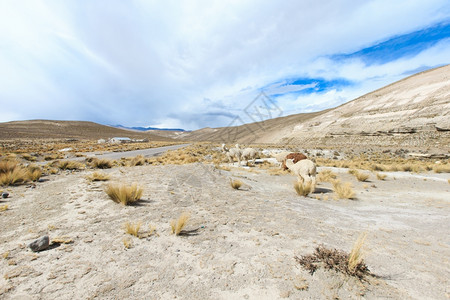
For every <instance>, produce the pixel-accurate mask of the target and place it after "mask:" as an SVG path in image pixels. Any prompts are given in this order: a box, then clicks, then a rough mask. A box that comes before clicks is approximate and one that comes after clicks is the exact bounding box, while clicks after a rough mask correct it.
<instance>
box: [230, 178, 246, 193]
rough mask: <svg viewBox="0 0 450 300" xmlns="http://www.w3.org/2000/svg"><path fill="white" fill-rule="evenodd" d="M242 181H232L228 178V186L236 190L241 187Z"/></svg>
mask: <svg viewBox="0 0 450 300" xmlns="http://www.w3.org/2000/svg"><path fill="white" fill-rule="evenodd" d="M242 184H243V183H242V181H240V180H239V179H236V180H233V179H231V178H230V185H231V187H232V188H233V189H235V190H238V189H239V188H240V187H241V186H242Z"/></svg>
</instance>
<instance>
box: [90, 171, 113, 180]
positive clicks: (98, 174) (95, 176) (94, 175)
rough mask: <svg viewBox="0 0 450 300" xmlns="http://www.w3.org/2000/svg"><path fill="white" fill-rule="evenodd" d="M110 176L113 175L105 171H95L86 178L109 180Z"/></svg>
mask: <svg viewBox="0 0 450 300" xmlns="http://www.w3.org/2000/svg"><path fill="white" fill-rule="evenodd" d="M110 178H111V176H109V175H108V174H106V173H103V172H94V173H92V174H90V175H88V176H86V179H87V180H89V181H108V180H109V179H110Z"/></svg>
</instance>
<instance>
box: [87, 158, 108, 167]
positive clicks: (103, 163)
mask: <svg viewBox="0 0 450 300" xmlns="http://www.w3.org/2000/svg"><path fill="white" fill-rule="evenodd" d="M113 164H114V162H113V161H112V160H110V159H100V158H94V159H93V160H92V161H91V162H90V166H91V167H92V168H96V169H110V168H112V166H113Z"/></svg>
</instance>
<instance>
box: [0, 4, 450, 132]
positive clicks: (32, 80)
mask: <svg viewBox="0 0 450 300" xmlns="http://www.w3.org/2000/svg"><path fill="white" fill-rule="evenodd" d="M449 63H450V2H449V1H448V0H397V1H392V0H373V1H370V0H366V1H356V0H316V1H306V0H286V1H275V0H271V1H268V0H245V1H242V0H237V1H234V0H233V1H231V0H230V1H227V0H204V1H190V0H186V1H181V0H180V1H170V0H168V1H153V0H145V1H144V0H130V1H122V0H89V1H88V0H62V1H61V0H45V1H40V0H30V1H27V0H0V108H1V109H0V122H7V121H14V120H30V119H51V120H83V121H93V122H97V123H100V124H105V125H116V124H121V125H124V126H152V127H160V128H183V129H186V130H195V129H199V128H203V127H221V126H229V125H241V124H243V123H247V122H252V121H261V120H263V119H267V118H272V117H278V116H285V115H290V114H294V113H304V112H313V111H319V110H323V109H326V108H330V107H335V106H337V105H340V104H342V103H345V102H347V101H350V100H353V99H355V98H357V97H359V96H362V95H363V94H366V93H368V92H371V91H373V90H375V89H378V88H380V87H383V86H385V85H387V84H390V83H392V82H395V81H397V80H400V79H402V78H404V77H406V76H409V75H412V74H414V73H416V72H420V71H423V70H427V69H430V68H434V67H437V66H442V65H446V64H449Z"/></svg>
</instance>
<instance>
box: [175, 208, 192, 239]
mask: <svg viewBox="0 0 450 300" xmlns="http://www.w3.org/2000/svg"><path fill="white" fill-rule="evenodd" d="M189 218H190V215H189V214H188V213H185V212H184V213H182V214H181V215H180V216H179V217H178V219H177V220H172V221H170V227H171V228H172V233H173V234H175V235H179V234H180V233H181V232H182V231H183V228H184V227H185V226H186V224H187V221H188V220H189Z"/></svg>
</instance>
